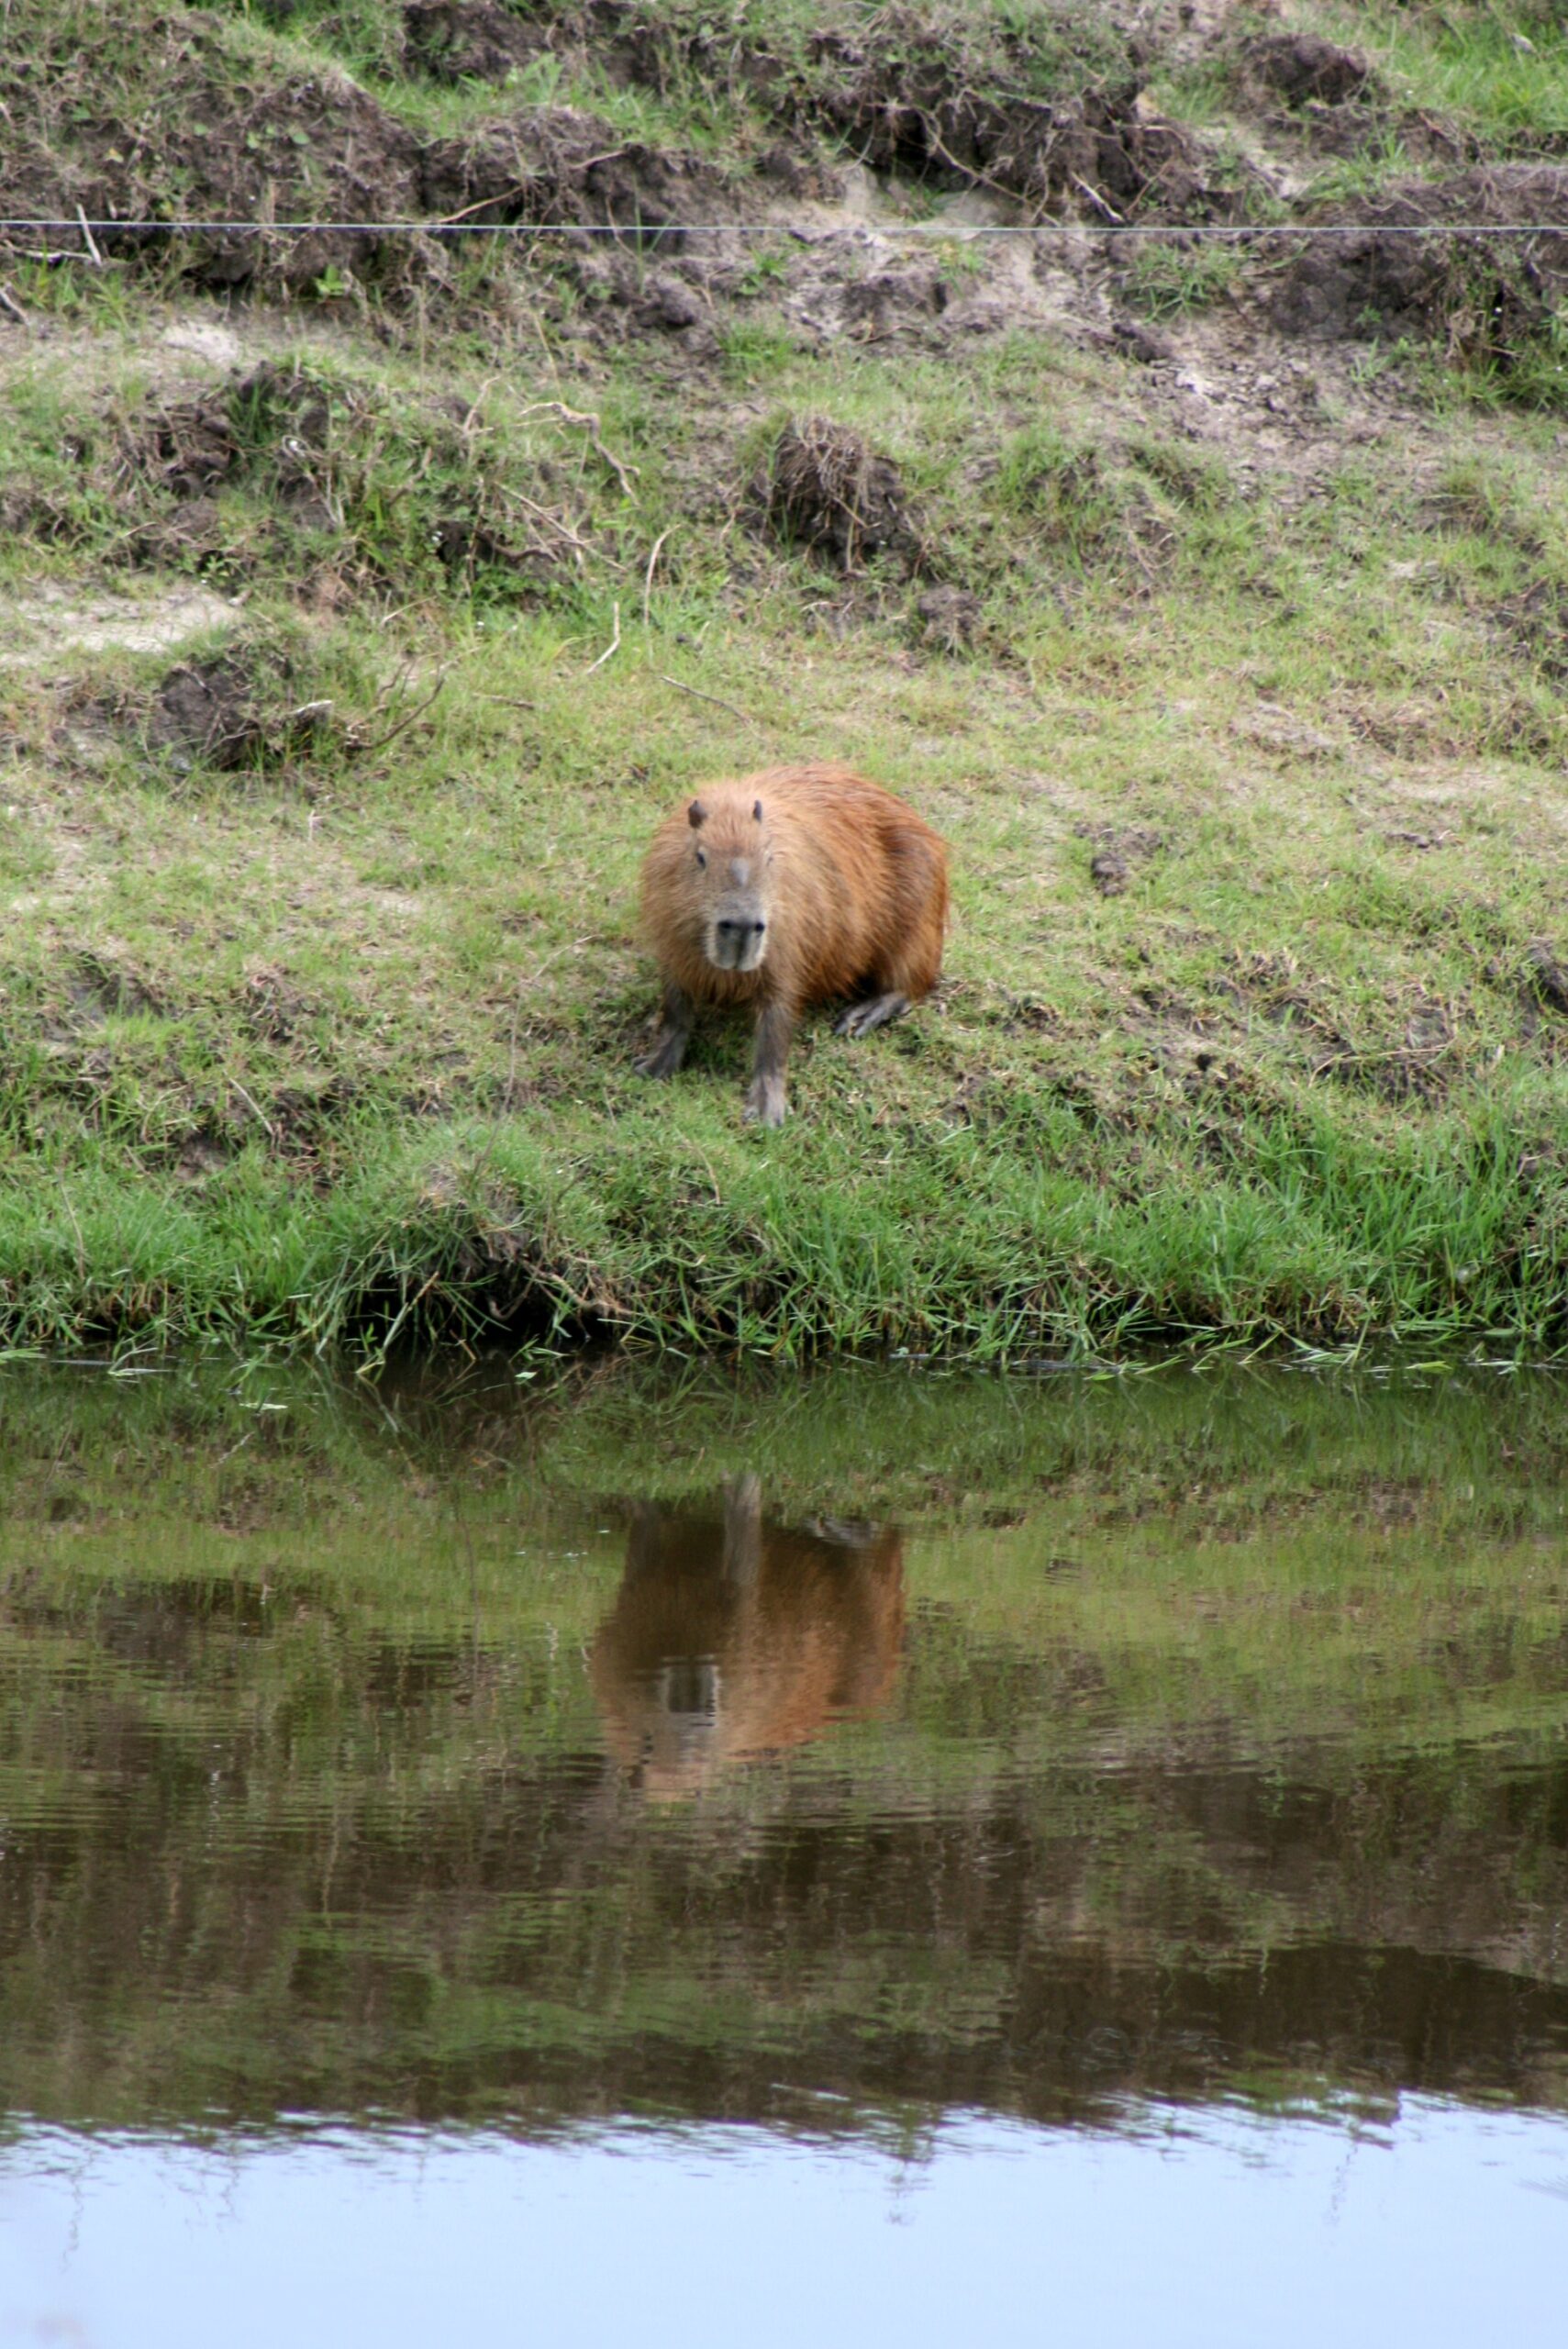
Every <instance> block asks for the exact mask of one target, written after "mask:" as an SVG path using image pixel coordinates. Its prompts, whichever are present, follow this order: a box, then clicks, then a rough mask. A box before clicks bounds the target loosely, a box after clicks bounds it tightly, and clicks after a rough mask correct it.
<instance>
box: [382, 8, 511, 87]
mask: <svg viewBox="0 0 1568 2349" xmlns="http://www.w3.org/2000/svg"><path fill="white" fill-rule="evenodd" d="M545 45H546V44H545V36H544V33H543V31H542V29H541V28H540V27H539V26H538V25H533V24H528V23H527V22H525V21H524V19H523V18H522V17H517V16H514V15H513V13H512V11H511V10H510V9H509V8H503V7H501V6H499V5H498V0H409V5H408V6H406V7H405V9H404V11H403V50H404V62H405V64H406V66H408V67H409V68H410V69H412V70H414V71H417V72H421V73H427V74H428V75H429V77H430V79H431V80H432V81H433V82H447V83H452V82H504V81H505V80H506V76H507V74H508V73H512V72H516V70H517V67H518V66H519V65H526V64H527V63H528V60H529V59H530V58H533V57H537V56H538V55H539V52H540V50H543V48H544V47H545Z"/></svg>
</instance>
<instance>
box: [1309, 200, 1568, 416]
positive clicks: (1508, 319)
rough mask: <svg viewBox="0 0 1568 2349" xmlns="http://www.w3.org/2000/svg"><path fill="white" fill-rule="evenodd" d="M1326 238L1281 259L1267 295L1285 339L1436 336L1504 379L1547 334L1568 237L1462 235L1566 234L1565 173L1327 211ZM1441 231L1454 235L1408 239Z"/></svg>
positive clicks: (1561, 286)
mask: <svg viewBox="0 0 1568 2349" xmlns="http://www.w3.org/2000/svg"><path fill="white" fill-rule="evenodd" d="M1325 218H1326V220H1327V221H1328V222H1329V223H1331V224H1339V225H1343V226H1347V227H1360V228H1362V230H1363V231H1364V233H1362V235H1359V236H1357V235H1353V234H1352V235H1348V236H1343V237H1334V238H1325V239H1321V240H1320V241H1318V242H1316V243H1314V244H1311V245H1309V246H1308V247H1307V250H1304V251H1303V252H1301V253H1300V254H1299V255H1298V256H1297V257H1296V260H1295V261H1294V262H1292V263H1291V264H1290V266H1289V268H1288V269H1287V271H1286V272H1285V273H1284V278H1283V280H1282V282H1281V284H1280V288H1279V291H1278V293H1277V294H1276V295H1275V297H1274V302H1273V311H1274V316H1275V318H1276V320H1277V322H1278V323H1279V324H1280V325H1281V326H1283V327H1284V328H1286V329H1287V330H1288V331H1291V332H1294V333H1309V334H1322V335H1329V336H1336V335H1346V336H1354V337H1360V336H1365V335H1368V334H1378V335H1385V336H1399V335H1405V334H1419V335H1422V336H1428V337H1436V338H1440V340H1442V342H1443V343H1444V344H1445V346H1446V348H1447V351H1448V353H1449V355H1450V356H1451V357H1452V358H1457V359H1463V360H1467V361H1470V362H1477V361H1482V362H1493V363H1495V364H1496V365H1497V366H1498V367H1500V368H1502V369H1504V370H1506V369H1507V367H1509V366H1510V365H1512V364H1513V363H1514V362H1515V361H1516V360H1517V359H1518V356H1519V353H1520V351H1521V349H1522V347H1523V346H1524V345H1525V344H1527V343H1528V342H1529V341H1530V340H1532V339H1533V338H1535V337H1538V336H1540V335H1542V334H1544V333H1546V332H1548V331H1549V330H1550V328H1551V320H1552V317H1553V313H1554V309H1555V307H1556V306H1557V305H1559V304H1560V303H1561V302H1562V298H1563V295H1564V292H1565V291H1568V239H1565V238H1563V237H1562V236H1543V237H1541V238H1540V239H1529V238H1525V237H1518V238H1515V237H1507V238H1502V237H1495V236H1466V235H1465V234H1464V229H1465V228H1494V227H1496V228H1502V227H1507V226H1513V225H1518V224H1522V223H1531V222H1540V223H1542V224H1543V225H1545V226H1546V227H1548V228H1559V227H1561V228H1568V167H1565V166H1562V165H1560V164H1530V165H1500V166H1497V167H1496V168H1493V169H1491V170H1487V171H1485V172H1481V171H1476V172H1463V173H1459V174H1458V175H1456V176H1455V177H1454V178H1451V179H1448V180H1443V181H1439V182H1437V183H1434V184H1424V183H1419V182H1413V183H1411V184H1408V185H1407V186H1405V187H1402V188H1397V189H1395V190H1394V191H1392V192H1391V193H1390V194H1388V195H1384V196H1379V197H1376V198H1373V199H1368V200H1360V201H1358V202H1357V203H1356V204H1354V205H1341V206H1335V207H1334V208H1333V209H1332V210H1331V211H1330V212H1329V213H1328V214H1327V215H1326V216H1325ZM1450 224H1452V227H1453V233H1452V234H1451V235H1449V236H1434V235H1429V234H1425V233H1416V234H1412V233H1410V232H1411V231H1412V230H1415V231H1425V230H1429V229H1431V228H1443V227H1447V226H1449V225H1450Z"/></svg>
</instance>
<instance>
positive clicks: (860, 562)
mask: <svg viewBox="0 0 1568 2349" xmlns="http://www.w3.org/2000/svg"><path fill="white" fill-rule="evenodd" d="M751 497H752V504H753V507H755V508H756V509H757V510H758V511H759V512H760V515H761V518H762V526H763V528H764V529H765V530H766V532H767V534H768V535H769V536H770V537H771V538H773V540H776V541H777V543H778V544H779V545H781V546H784V547H805V548H806V549H808V550H809V551H810V552H811V553H813V554H814V555H817V557H818V558H819V559H820V560H821V561H823V562H827V563H828V564H830V565H831V567H832V568H833V569H834V570H835V571H839V572H841V573H844V574H845V575H846V576H848V575H849V574H850V573H852V572H856V571H860V570H862V569H863V568H864V566H865V565H866V564H867V563H869V562H874V561H875V560H876V559H877V558H878V557H879V556H886V557H888V558H890V559H891V560H892V561H894V562H897V563H900V564H902V565H903V567H904V568H905V570H906V572H914V571H917V570H919V569H920V568H921V567H922V562H923V547H922V543H921V537H920V532H919V529H918V527H917V521H916V519H915V517H914V515H913V513H912V511H911V508H910V506H909V503H908V500H907V498H906V495H905V491H904V484H903V480H902V478H901V476H900V474H899V471H898V468H897V466H896V465H895V463H894V462H892V460H891V458H888V457H879V456H875V455H873V452H872V451H871V450H870V449H868V448H867V446H866V444H865V442H864V441H863V440H862V439H861V437H860V435H859V434H858V433H857V432H851V430H850V429H849V428H848V426H846V425H841V424H832V423H829V422H828V420H827V418H825V417H806V418H805V419H804V420H803V421H802V422H801V423H799V424H791V425H786V426H785V428H784V431H783V432H781V433H780V435H779V438H778V440H777V441H776V442H775V443H774V446H773V454H772V457H771V458H770V460H769V461H768V462H767V464H766V465H765V466H764V467H763V468H762V471H761V472H760V473H758V474H757V476H756V478H755V480H754V481H753V483H752V487H751Z"/></svg>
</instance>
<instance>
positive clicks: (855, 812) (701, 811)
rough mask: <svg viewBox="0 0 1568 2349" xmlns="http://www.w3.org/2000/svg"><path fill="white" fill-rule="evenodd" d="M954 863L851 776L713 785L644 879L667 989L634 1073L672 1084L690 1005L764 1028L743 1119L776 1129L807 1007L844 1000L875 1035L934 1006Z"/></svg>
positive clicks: (661, 837)
mask: <svg viewBox="0 0 1568 2349" xmlns="http://www.w3.org/2000/svg"><path fill="white" fill-rule="evenodd" d="M947 906H948V866H947V848H946V845H945V843H944V842H943V841H941V840H940V839H939V837H938V835H937V834H936V833H935V832H933V831H932V830H931V829H930V827H929V825H927V824H924V823H922V822H921V820H920V818H919V817H918V816H917V815H916V814H915V812H914V810H913V808H910V807H905V805H904V803H903V801H902V800H900V799H895V798H894V796H893V795H892V793H891V792H888V791H884V790H883V789H882V787H881V785H879V784H874V783H867V782H866V781H865V779H864V777H863V776H861V775H858V774H852V773H851V770H850V769H849V768H848V767H839V766H826V765H819V766H804V767H770V768H768V769H767V770H766V771H765V772H764V773H762V774H751V775H747V776H745V777H744V778H743V779H742V780H741V781H740V782H739V783H719V784H714V785H709V786H707V787H706V788H705V789H704V790H703V791H702V792H701V793H700V794H699V796H697V797H696V798H695V799H693V800H692V801H690V802H689V804H688V805H687V806H686V807H683V808H681V809H679V810H678V811H677V813H676V814H674V815H673V816H671V817H670V818H667V820H666V821H665V822H664V823H663V824H662V825H661V827H660V829H659V830H658V831H657V832H656V833H655V834H654V837H653V841H652V845H651V848H650V849H649V852H648V854H647V857H646V858H645V860H644V862H643V867H642V923H643V929H644V930H645V932H646V933H647V937H648V942H649V944H650V945H651V947H652V949H653V952H655V954H657V956H658V958H659V965H660V968H661V970H662V973H663V976H664V998H663V1009H662V1018H661V1020H660V1024H659V1030H658V1032H657V1034H656V1035H655V1037H654V1039H653V1043H652V1047H651V1050H650V1051H649V1052H647V1053H646V1054H645V1055H644V1057H643V1058H642V1059H641V1060H639V1062H638V1067H639V1069H640V1070H641V1071H642V1073H643V1074H644V1075H645V1076H673V1074H674V1073H675V1071H676V1070H677V1069H678V1068H679V1067H680V1065H681V1063H682V1061H683V1060H684V1058H685V1052H686V1046H687V1044H688V1042H689V1041H690V1040H691V1032H692V1021H693V1019H694V1017H695V1012H696V1008H697V1006H698V1005H699V1004H717V1005H719V1006H720V1007H727V1006H740V1005H747V1006H750V1007H751V1009H752V1010H754V1011H755V1013H756V1016H757V1039H756V1057H755V1061H754V1063H753V1066H752V1073H751V1088H750V1090H749V1091H748V1093H747V1095H746V1108H745V1115H746V1118H747V1119H748V1120H755V1121H758V1122H760V1123H761V1124H762V1125H764V1126H777V1125H781V1124H782V1123H783V1122H784V1115H785V1112H786V1110H787V1108H788V1106H789V1105H788V1102H787V1100H786V1098H785V1095H784V1061H785V1058H786V1056H787V1054H788V1052H789V1043H790V1037H791V1035H792V1034H793V1032H794V1030H795V1021H796V1019H798V1018H799V1016H800V1014H801V1012H802V1011H803V1010H804V1009H805V1008H806V1005H807V1004H813V1003H831V1002H833V1001H835V1000H836V999H837V998H839V997H841V996H849V997H850V998H851V1002H850V1008H849V1009H848V1010H847V1011H846V1012H845V1013H844V1016H843V1018H842V1019H840V1022H839V1028H840V1032H841V1033H843V1034H845V1035H849V1036H865V1035H869V1034H870V1032H871V1030H873V1028H880V1027H882V1026H883V1025H884V1022H885V1021H887V1020H889V1019H897V1017H898V1015H899V1013H900V1012H901V1011H906V1010H907V1009H908V1008H909V1006H910V1005H911V1004H912V1003H917V1002H918V1001H919V999H920V997H921V996H924V995H929V993H930V991H931V989H932V987H933V986H934V985H936V980H937V974H938V972H939V971H940V968H941V961H942V932H943V930H944V928H945V926H946V922H947Z"/></svg>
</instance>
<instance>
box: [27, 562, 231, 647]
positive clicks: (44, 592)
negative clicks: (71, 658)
mask: <svg viewBox="0 0 1568 2349" xmlns="http://www.w3.org/2000/svg"><path fill="white" fill-rule="evenodd" d="M240 616H241V614H240V607H239V605H238V604H234V603H230V602H229V601H228V598H227V597H225V596H215V595H213V594H212V593H211V592H210V591H209V590H208V589H206V588H204V587H186V588H178V589H175V590H173V591H172V593H170V594H167V595H162V596H145V597H141V598H133V597H131V596H106V595H105V596H92V597H91V598H83V597H81V596H77V595H75V594H74V593H73V592H72V590H71V589H69V588H66V587H61V586H59V585H57V584H54V583H53V582H46V583H45V584H41V585H39V586H37V587H35V588H33V589H31V590H29V591H27V592H26V594H25V595H24V596H23V597H22V598H21V599H20V600H18V602H17V604H15V605H14V606H13V607H12V610H11V613H10V615H9V617H10V619H11V621H12V624H13V627H18V628H19V629H20V630H21V632H22V634H23V636H24V638H25V639H26V640H27V641H25V643H24V646H23V648H22V649H21V650H20V651H6V652H4V653H0V669H18V668H23V667H28V666H32V665H36V664H37V663H39V662H49V661H50V660H52V659H53V658H55V657H56V656H57V655H59V654H61V653H67V652H72V653H74V652H108V651H122V652H165V651H172V650H173V649H174V648H175V646H177V645H180V644H183V643H185V642H186V641H187V640H189V639H190V638H192V637H195V636H205V635H206V634H208V633H209V632H210V631H211V630H213V629H219V628H228V627H232V626H233V625H234V624H235V623H236V622H237V621H238V620H239V618H240ZM6 633H7V634H8V635H10V634H11V629H7V631H6Z"/></svg>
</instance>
